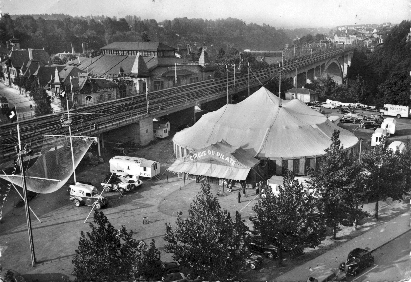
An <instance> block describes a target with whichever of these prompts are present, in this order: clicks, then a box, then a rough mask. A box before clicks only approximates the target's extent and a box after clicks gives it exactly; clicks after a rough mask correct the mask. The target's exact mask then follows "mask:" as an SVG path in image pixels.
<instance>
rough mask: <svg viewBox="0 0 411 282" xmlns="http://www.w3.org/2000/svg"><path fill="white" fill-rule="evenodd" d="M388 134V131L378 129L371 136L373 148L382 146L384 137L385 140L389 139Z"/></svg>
mask: <svg viewBox="0 0 411 282" xmlns="http://www.w3.org/2000/svg"><path fill="white" fill-rule="evenodd" d="M388 134H389V133H388V132H387V130H386V129H383V128H377V129H376V130H375V132H374V133H373V134H372V136H371V146H372V147H374V146H377V145H380V144H381V141H382V139H383V137H385V138H386V137H388Z"/></svg>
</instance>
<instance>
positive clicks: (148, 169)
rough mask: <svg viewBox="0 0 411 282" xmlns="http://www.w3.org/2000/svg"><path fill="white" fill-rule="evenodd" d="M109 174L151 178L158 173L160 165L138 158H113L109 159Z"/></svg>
mask: <svg viewBox="0 0 411 282" xmlns="http://www.w3.org/2000/svg"><path fill="white" fill-rule="evenodd" d="M110 172H111V173H115V174H117V175H123V176H125V175H133V176H141V177H148V178H152V177H154V176H156V175H157V174H159V173H160V163H159V162H156V161H150V160H146V159H143V158H138V157H128V156H115V157H112V158H111V159H110Z"/></svg>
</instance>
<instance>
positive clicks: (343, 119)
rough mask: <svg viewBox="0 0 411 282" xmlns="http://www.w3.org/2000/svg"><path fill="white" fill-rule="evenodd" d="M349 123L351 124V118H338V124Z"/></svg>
mask: <svg viewBox="0 0 411 282" xmlns="http://www.w3.org/2000/svg"><path fill="white" fill-rule="evenodd" d="M349 122H353V119H352V118H351V117H348V116H343V117H342V118H340V123H349Z"/></svg>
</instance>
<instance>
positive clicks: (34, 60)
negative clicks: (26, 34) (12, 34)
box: [3, 39, 50, 88]
mask: <svg viewBox="0 0 411 282" xmlns="http://www.w3.org/2000/svg"><path fill="white" fill-rule="evenodd" d="M10 41H11V42H10V43H9V46H12V50H11V52H10V54H9V55H8V57H7V58H6V60H5V63H4V64H3V74H4V77H3V79H4V83H5V84H6V85H9V86H12V87H15V88H17V87H18V85H17V79H18V78H20V77H29V76H30V75H32V74H33V73H35V72H36V71H37V70H38V69H39V67H41V66H45V65H47V64H48V63H49V59H50V56H49V54H48V53H47V52H46V51H45V50H44V49H32V48H29V49H18V48H19V47H20V44H19V43H18V40H17V39H11V40H10Z"/></svg>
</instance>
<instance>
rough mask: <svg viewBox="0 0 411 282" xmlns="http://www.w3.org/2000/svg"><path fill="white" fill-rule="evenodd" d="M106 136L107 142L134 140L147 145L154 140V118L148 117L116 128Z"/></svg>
mask: <svg viewBox="0 0 411 282" xmlns="http://www.w3.org/2000/svg"><path fill="white" fill-rule="evenodd" d="M105 137H106V139H107V140H106V142H107V143H124V142H134V143H137V144H140V145H142V146H145V145H147V144H148V143H150V142H151V141H152V140H154V131H153V118H152V117H147V118H145V119H142V120H140V121H139V122H137V123H133V124H130V125H126V126H122V127H119V128H116V129H114V130H111V131H109V132H107V133H106V136H105ZM102 141H103V140H102ZM103 142H104V141H103Z"/></svg>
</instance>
